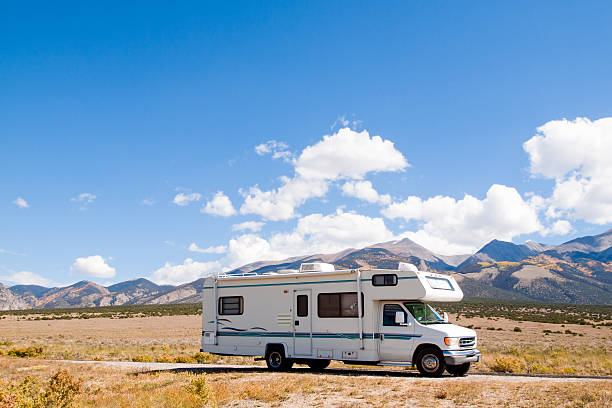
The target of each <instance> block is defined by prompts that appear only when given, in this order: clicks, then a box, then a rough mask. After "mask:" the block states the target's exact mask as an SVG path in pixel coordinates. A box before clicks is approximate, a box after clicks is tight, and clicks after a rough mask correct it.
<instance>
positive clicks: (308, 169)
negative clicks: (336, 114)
mask: <svg viewBox="0 0 612 408" xmlns="http://www.w3.org/2000/svg"><path fill="white" fill-rule="evenodd" d="M293 163H294V165H295V174H294V176H293V177H282V178H281V182H282V185H281V186H280V187H278V188H276V189H272V190H267V191H266V190H261V189H260V188H259V187H258V186H253V187H251V188H249V189H248V190H244V191H242V194H243V196H244V197H245V200H244V203H243V204H242V206H241V207H240V212H241V213H242V214H258V215H260V216H262V217H263V218H265V219H268V220H272V221H279V220H287V219H290V218H294V217H296V216H297V215H298V214H297V212H296V209H297V208H298V207H300V206H301V205H303V204H304V203H305V202H306V201H307V200H309V199H312V198H319V197H323V196H325V194H327V191H328V190H329V185H330V182H332V181H334V180H339V179H355V180H360V179H362V178H363V177H364V176H365V175H366V174H367V173H370V172H381V171H402V170H404V169H405V168H406V167H408V166H409V164H408V162H407V161H406V159H405V158H404V156H403V155H402V153H401V152H399V151H398V150H397V149H395V146H394V144H393V142H391V141H389V140H383V139H382V138H381V137H380V136H372V137H371V136H370V135H369V133H368V132H367V131H362V132H356V131H354V130H351V129H348V128H344V129H340V130H339V131H338V132H337V133H334V134H333V135H326V136H324V137H323V140H321V141H319V142H318V143H316V144H314V145H312V146H307V147H306V148H305V149H304V150H303V151H302V152H301V154H300V156H299V157H298V158H297V159H296V160H295V161H294V162H293ZM370 187H371V185H370ZM384 199H386V197H385V198H383V200H384Z"/></svg>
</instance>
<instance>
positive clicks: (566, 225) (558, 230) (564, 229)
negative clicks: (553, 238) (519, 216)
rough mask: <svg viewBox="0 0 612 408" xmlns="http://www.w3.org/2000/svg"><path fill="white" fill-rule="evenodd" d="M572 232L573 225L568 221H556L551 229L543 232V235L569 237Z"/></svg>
mask: <svg viewBox="0 0 612 408" xmlns="http://www.w3.org/2000/svg"><path fill="white" fill-rule="evenodd" d="M570 232H572V224H571V223H570V222H569V221H567V220H558V221H555V222H554V223H553V224H552V225H551V226H550V228H545V229H543V230H542V232H541V234H542V235H544V236H546V235H567V234H569V233H570Z"/></svg>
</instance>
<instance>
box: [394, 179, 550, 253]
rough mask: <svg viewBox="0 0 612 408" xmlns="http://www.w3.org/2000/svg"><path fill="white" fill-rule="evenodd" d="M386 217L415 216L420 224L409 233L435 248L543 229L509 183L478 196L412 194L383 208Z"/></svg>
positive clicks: (458, 248) (461, 248)
mask: <svg viewBox="0 0 612 408" xmlns="http://www.w3.org/2000/svg"><path fill="white" fill-rule="evenodd" d="M382 214H383V215H385V216H386V217H388V218H392V219H393V218H402V219H404V220H406V221H411V220H416V221H419V222H421V223H423V224H422V227H421V229H419V230H418V231H416V232H410V231H409V232H405V233H403V234H401V236H402V237H408V238H410V239H412V240H414V241H415V242H417V243H419V244H420V245H422V246H424V247H425V248H428V249H430V250H432V251H434V252H437V253H440V254H445V255H452V254H462V253H470V252H474V251H475V250H477V249H478V248H479V247H481V246H482V245H484V244H485V243H487V242H489V241H490V240H492V239H494V238H496V239H500V240H506V241H510V240H512V238H514V237H516V236H518V235H520V234H528V233H532V232H536V231H540V230H542V225H541V224H540V222H539V220H538V215H537V212H536V210H535V209H534V208H533V207H532V206H531V205H530V203H528V202H526V201H525V200H523V198H522V197H521V195H520V194H519V193H518V191H516V189H514V188H512V187H507V186H503V185H499V184H494V185H493V186H491V188H489V191H488V192H487V196H486V198H485V199H483V200H479V199H477V198H475V197H473V196H471V195H469V194H466V195H465V196H464V197H463V199H461V200H455V199H454V198H452V197H446V196H436V197H433V198H430V199H427V200H422V199H421V198H419V197H415V196H411V197H408V198H407V199H406V200H404V201H402V202H398V203H392V204H391V205H389V206H388V207H387V208H385V209H383V210H382Z"/></svg>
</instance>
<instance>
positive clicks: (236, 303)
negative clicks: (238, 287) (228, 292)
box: [219, 296, 243, 315]
mask: <svg viewBox="0 0 612 408" xmlns="http://www.w3.org/2000/svg"><path fill="white" fill-rule="evenodd" d="M242 312H243V300H242V296H224V297H220V298H219V314H220V315H241V314H242Z"/></svg>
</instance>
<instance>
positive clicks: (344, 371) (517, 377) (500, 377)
mask: <svg viewBox="0 0 612 408" xmlns="http://www.w3.org/2000/svg"><path fill="white" fill-rule="evenodd" d="M51 361H56V362H62V363H74V364H94V365H95V364H100V365H103V366H107V367H108V366H110V367H117V368H123V369H132V370H138V371H175V372H193V373H220V372H236V373H248V372H252V373H257V372H268V369H267V368H265V367H258V366H252V365H235V364H234V365H232V364H186V363H141V362H134V361H87V360H51ZM292 372H295V373H300V372H303V373H312V371H311V370H310V369H308V368H302V367H297V368H294V369H293V370H292ZM321 374H328V375H345V376H367V377H404V378H411V377H412V378H418V379H420V380H427V381H446V380H448V379H453V380H455V381H461V380H465V379H467V378H469V379H470V381H474V380H478V381H489V380H495V381H504V382H525V381H554V382H564V381H584V380H609V381H612V377H606V376H580V375H576V376H566V375H543V374H533V375H523V374H501V373H500V374H481V373H474V374H469V373H468V375H467V376H465V377H451V376H448V375H445V376H443V377H442V378H426V377H421V376H420V375H419V374H418V373H417V372H415V371H400V370H389V371H386V370H368V369H363V368H335V369H327V370H325V371H323V372H322V373H321Z"/></svg>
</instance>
